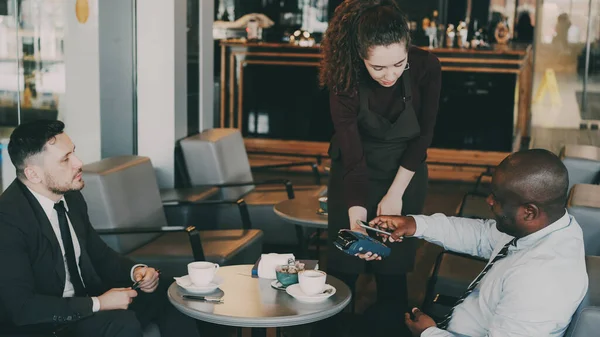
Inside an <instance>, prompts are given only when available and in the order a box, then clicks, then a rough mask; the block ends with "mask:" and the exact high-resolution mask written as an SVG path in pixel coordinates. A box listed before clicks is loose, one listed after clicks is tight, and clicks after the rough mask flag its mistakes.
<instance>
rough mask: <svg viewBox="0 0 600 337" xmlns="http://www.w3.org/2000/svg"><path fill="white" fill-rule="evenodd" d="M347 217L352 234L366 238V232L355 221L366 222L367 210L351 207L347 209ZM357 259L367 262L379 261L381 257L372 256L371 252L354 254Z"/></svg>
mask: <svg viewBox="0 0 600 337" xmlns="http://www.w3.org/2000/svg"><path fill="white" fill-rule="evenodd" d="M348 217H349V218H350V230H351V231H353V232H357V233H361V234H364V235H366V236H369V234H368V233H367V230H366V229H364V228H363V227H361V226H360V225H359V224H358V222H357V221H356V220H362V221H367V209H366V208H364V207H360V206H352V207H350V208H349V209H348ZM356 256H357V257H359V258H361V259H363V260H367V261H373V260H381V256H379V255H377V254H373V253H371V252H366V253H364V254H356Z"/></svg>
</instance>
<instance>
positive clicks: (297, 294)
mask: <svg viewBox="0 0 600 337" xmlns="http://www.w3.org/2000/svg"><path fill="white" fill-rule="evenodd" d="M285 292H287V293H288V294H289V295H290V296H292V297H293V298H295V299H297V300H298V301H300V302H305V303H320V302H323V301H325V300H327V299H328V298H330V297H331V296H333V295H334V294H335V292H336V290H335V287H334V286H332V285H330V284H326V285H325V287H324V288H323V291H321V292H320V293H318V294H316V295H307V294H305V293H304V292H303V291H302V288H300V284H299V283H296V284H292V285H290V286H288V287H287V288H285Z"/></svg>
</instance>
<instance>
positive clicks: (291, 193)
mask: <svg viewBox="0 0 600 337" xmlns="http://www.w3.org/2000/svg"><path fill="white" fill-rule="evenodd" d="M281 184H283V186H284V187H285V190H286V192H287V195H288V199H294V198H295V194H294V186H293V185H292V182H291V181H290V180H288V179H273V180H263V181H248V182H244V183H226V184H214V185H212V184H211V185H205V186H211V187H237V186H251V185H281Z"/></svg>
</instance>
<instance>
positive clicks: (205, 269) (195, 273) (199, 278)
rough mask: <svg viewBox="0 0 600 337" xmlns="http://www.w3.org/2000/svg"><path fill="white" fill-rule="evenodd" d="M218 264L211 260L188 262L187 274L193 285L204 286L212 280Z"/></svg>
mask: <svg viewBox="0 0 600 337" xmlns="http://www.w3.org/2000/svg"><path fill="white" fill-rule="evenodd" d="M218 269H219V265H218V264H216V263H212V262H205V261H199V262H192V263H189V264H188V275H189V277H190V279H191V280H192V282H193V283H194V285H196V286H205V285H207V284H209V283H210V282H212V280H213V278H214V277H215V274H216V273H217V270H218Z"/></svg>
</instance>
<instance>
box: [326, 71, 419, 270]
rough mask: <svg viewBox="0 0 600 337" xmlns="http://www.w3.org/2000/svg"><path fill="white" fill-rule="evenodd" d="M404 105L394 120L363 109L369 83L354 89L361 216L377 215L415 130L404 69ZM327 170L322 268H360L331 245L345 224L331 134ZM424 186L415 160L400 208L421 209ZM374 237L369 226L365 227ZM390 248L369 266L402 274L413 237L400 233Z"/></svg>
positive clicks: (338, 157)
mask: <svg viewBox="0 0 600 337" xmlns="http://www.w3.org/2000/svg"><path fill="white" fill-rule="evenodd" d="M401 79H402V87H403V95H402V96H403V97H400V98H399V99H403V100H404V101H405V108H404V110H403V111H402V112H401V113H400V115H399V116H398V118H397V120H396V121H395V122H393V123H392V122H390V121H389V120H388V119H387V118H385V117H383V116H381V115H379V114H377V113H374V112H372V111H370V110H369V101H368V97H369V93H370V91H369V89H368V88H366V87H363V86H361V87H360V89H359V95H360V109H359V112H358V116H357V121H358V129H359V133H360V137H361V141H362V146H363V150H364V154H365V160H366V163H367V170H368V175H369V187H368V196H367V220H371V219H373V218H374V217H375V216H376V215H377V205H378V204H379V202H380V201H381V199H382V198H383V197H384V196H385V194H386V193H387V191H388V189H389V188H390V186H391V185H392V182H393V181H394V178H395V177H396V174H397V173H398V170H399V168H400V160H401V158H402V155H403V154H404V151H405V150H406V148H407V146H408V142H409V141H410V140H412V139H414V138H416V137H418V136H419V134H420V127H419V121H418V120H417V116H416V114H415V110H414V108H413V104H412V94H411V81H410V71H409V70H408V69H407V70H406V71H405V72H404V73H403V74H402V76H401ZM329 155H330V157H331V161H332V163H331V171H330V176H329V188H328V205H327V209H328V213H329V216H328V247H327V248H328V249H327V254H328V257H327V259H328V260H327V261H328V262H327V268H328V270H334V271H338V272H341V273H352V274H354V273H362V272H364V271H365V267H366V265H367V262H365V261H363V260H361V259H359V258H357V257H355V256H350V255H347V254H345V253H343V252H341V251H340V250H338V249H337V248H335V246H333V241H334V240H335V238H336V237H337V233H338V231H339V230H340V229H342V228H345V229H347V228H349V226H350V219H349V217H348V205H347V204H346V201H345V197H344V187H343V177H342V175H343V165H342V154H341V150H340V148H339V144H337V141H336V138H335V135H334V136H333V139H332V141H331V146H330V148H329ZM426 191H427V165H426V164H425V163H423V164H421V165H420V166H419V168H418V169H417V170H416V171H415V175H414V176H413V178H412V180H411V182H410V183H409V185H408V187H407V188H406V191H405V192H404V196H403V198H402V200H403V207H402V214H421V213H422V211H423V204H424V203H425V195H426ZM369 234H370V235H371V236H372V237H376V236H375V235H374V234H373V232H369ZM387 245H388V247H390V248H391V249H392V253H391V255H390V256H388V257H387V258H385V259H383V260H382V261H371V262H368V265H369V266H370V267H372V268H373V269H372V270H373V272H375V273H379V274H384V275H399V274H406V273H407V272H409V271H411V270H412V269H413V266H414V259H415V251H416V247H417V239H405V240H404V241H403V242H401V243H387Z"/></svg>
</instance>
